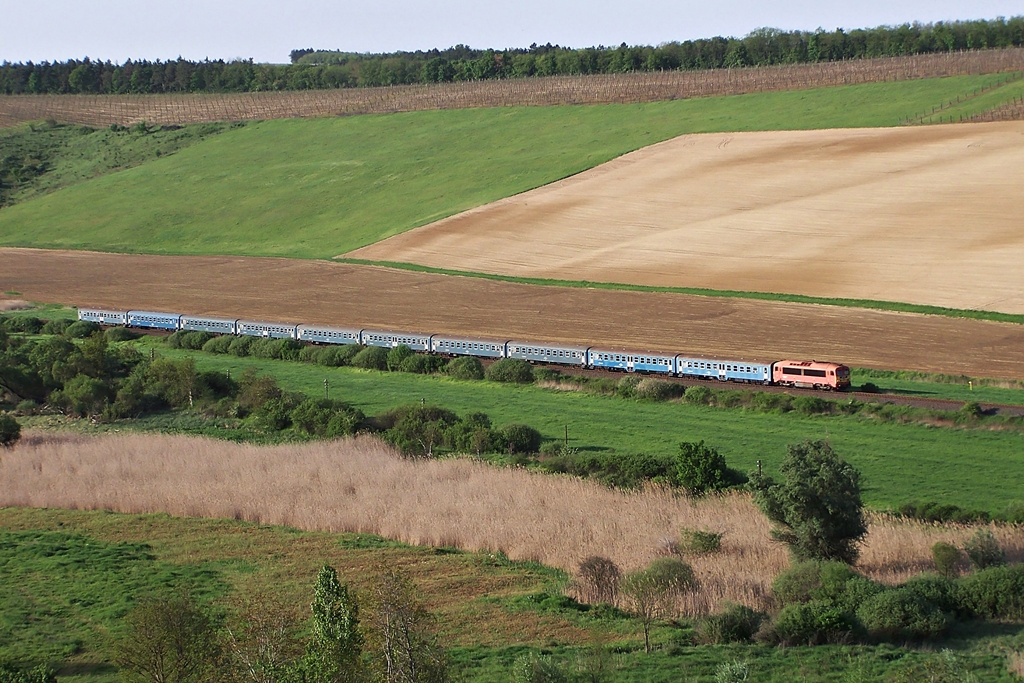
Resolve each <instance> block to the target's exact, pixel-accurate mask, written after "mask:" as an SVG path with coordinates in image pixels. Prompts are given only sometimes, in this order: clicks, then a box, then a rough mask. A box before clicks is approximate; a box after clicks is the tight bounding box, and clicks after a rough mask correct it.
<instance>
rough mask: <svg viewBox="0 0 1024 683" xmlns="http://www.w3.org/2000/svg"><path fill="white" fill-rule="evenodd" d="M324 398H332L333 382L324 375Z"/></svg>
mask: <svg viewBox="0 0 1024 683" xmlns="http://www.w3.org/2000/svg"><path fill="white" fill-rule="evenodd" d="M324 398H326V399H328V400H330V398H331V384H330V382H328V381H327V378H326V377H324Z"/></svg>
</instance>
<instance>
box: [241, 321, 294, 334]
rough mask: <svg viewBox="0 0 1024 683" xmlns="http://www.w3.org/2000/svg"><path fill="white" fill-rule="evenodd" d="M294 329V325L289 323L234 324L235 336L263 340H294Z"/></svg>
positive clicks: (254, 322)
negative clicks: (260, 338) (261, 338)
mask: <svg viewBox="0 0 1024 683" xmlns="http://www.w3.org/2000/svg"><path fill="white" fill-rule="evenodd" d="M295 328H296V325H292V324H290V323H273V322H266V321H263V320H239V321H238V322H237V323H236V324H235V334H240V335H243V336H246V337H264V338H265V339H295Z"/></svg>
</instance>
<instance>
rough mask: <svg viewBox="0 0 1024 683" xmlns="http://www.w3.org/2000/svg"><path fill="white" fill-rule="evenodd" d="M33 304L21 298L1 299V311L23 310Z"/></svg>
mask: <svg viewBox="0 0 1024 683" xmlns="http://www.w3.org/2000/svg"><path fill="white" fill-rule="evenodd" d="M31 307H32V304H30V303H29V302H27V301H22V300H21V299H4V300H2V301H0V312H3V311H21V310H24V309H26V308H31Z"/></svg>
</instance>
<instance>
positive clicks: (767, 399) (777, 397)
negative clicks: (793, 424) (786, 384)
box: [750, 391, 793, 414]
mask: <svg viewBox="0 0 1024 683" xmlns="http://www.w3.org/2000/svg"><path fill="white" fill-rule="evenodd" d="M750 406H751V407H752V408H754V409H755V410H759V411H761V412H763V413H776V414H782V413H788V412H789V411H791V410H793V397H792V396H790V395H789V394H783V393H781V392H774V391H755V392H754V393H753V394H752V395H751V396H750Z"/></svg>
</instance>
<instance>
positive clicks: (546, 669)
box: [512, 652, 573, 683]
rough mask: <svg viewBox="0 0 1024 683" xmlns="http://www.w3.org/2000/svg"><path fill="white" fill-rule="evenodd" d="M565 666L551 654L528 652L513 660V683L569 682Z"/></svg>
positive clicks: (569, 678)
mask: <svg viewBox="0 0 1024 683" xmlns="http://www.w3.org/2000/svg"><path fill="white" fill-rule="evenodd" d="M570 680H573V679H572V678H571V677H570V676H569V673H568V672H567V671H566V669H565V666H563V665H562V664H559V663H558V662H556V661H554V660H553V659H552V658H551V657H550V656H549V655H539V654H537V653H535V652H528V653H526V654H522V655H519V656H518V657H516V658H515V660H514V661H513V662H512V683H569V681H570Z"/></svg>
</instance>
